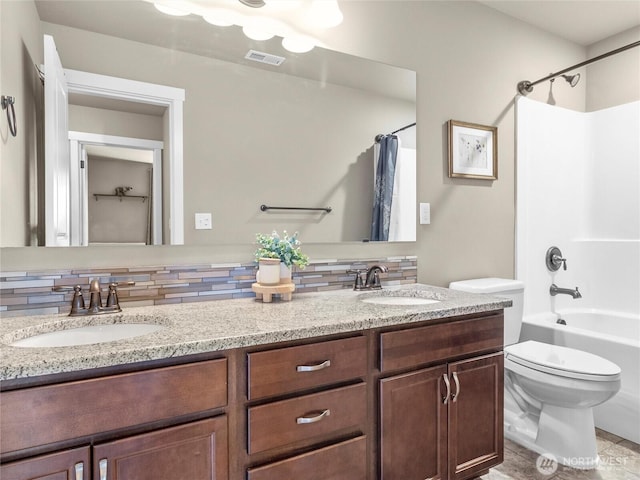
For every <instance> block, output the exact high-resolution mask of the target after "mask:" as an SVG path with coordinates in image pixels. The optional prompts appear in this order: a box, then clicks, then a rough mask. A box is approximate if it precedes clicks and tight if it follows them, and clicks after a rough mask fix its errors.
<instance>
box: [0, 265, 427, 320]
mask: <svg viewBox="0 0 640 480" xmlns="http://www.w3.org/2000/svg"><path fill="white" fill-rule="evenodd" d="M376 264H384V265H386V266H387V268H388V272H387V273H386V274H380V279H381V281H382V284H383V285H387V286H389V285H401V284H408V283H416V282H417V257H415V256H401V257H387V258H375V259H358V260H321V261H311V263H310V264H309V265H308V266H307V268H305V269H304V270H300V269H297V268H296V269H294V271H293V283H294V284H295V285H296V292H297V293H304V292H319V291H324V290H338V289H342V288H353V275H351V274H347V270H351V269H360V270H364V269H367V268H368V267H370V266H372V265H376ZM256 269H257V267H256V264H255V263H254V262H250V263H225V264H213V265H186V266H185V265H172V266H157V267H135V268H109V269H105V268H99V269H98V268H95V269H69V270H48V271H28V272H3V271H0V316H1V317H9V316H12V317H14V316H25V315H45V314H57V313H69V311H70V310H71V298H72V297H73V292H72V291H70V292H54V291H52V288H53V287H57V286H69V287H73V286H74V285H81V286H82V288H83V294H84V297H85V302H88V299H89V292H88V290H89V282H90V281H91V280H92V279H94V278H97V279H99V281H100V283H101V285H102V287H103V294H102V297H103V299H104V298H106V291H105V290H106V287H107V285H108V284H109V283H110V282H125V281H134V282H136V284H135V285H134V286H131V287H122V288H119V289H118V297H119V300H120V305H121V306H123V307H127V306H149V305H165V304H170V303H187V302H203V301H211V300H222V299H229V298H241V297H253V296H255V293H254V292H253V291H252V290H251V284H252V283H254V282H255V278H256Z"/></svg>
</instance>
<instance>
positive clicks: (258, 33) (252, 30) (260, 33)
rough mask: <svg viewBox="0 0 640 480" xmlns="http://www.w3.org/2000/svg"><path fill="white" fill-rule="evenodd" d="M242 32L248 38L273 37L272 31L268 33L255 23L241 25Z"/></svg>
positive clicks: (262, 38)
mask: <svg viewBox="0 0 640 480" xmlns="http://www.w3.org/2000/svg"><path fill="white" fill-rule="evenodd" d="M242 33H244V34H245V35H246V36H247V37H249V38H250V39H252V40H258V41H263V40H269V39H270V38H273V37H274V36H275V34H274V33H270V32H268V31H267V30H264V29H262V28H260V27H258V26H255V25H245V26H244V27H242Z"/></svg>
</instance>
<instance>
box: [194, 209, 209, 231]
mask: <svg viewBox="0 0 640 480" xmlns="http://www.w3.org/2000/svg"><path fill="white" fill-rule="evenodd" d="M212 228H213V226H212V222H211V214H210V213H196V230H211V229H212Z"/></svg>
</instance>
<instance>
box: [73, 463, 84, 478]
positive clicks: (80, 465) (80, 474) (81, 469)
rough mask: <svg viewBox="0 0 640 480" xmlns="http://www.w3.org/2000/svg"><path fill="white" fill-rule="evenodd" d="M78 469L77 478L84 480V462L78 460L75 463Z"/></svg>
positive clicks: (76, 469)
mask: <svg viewBox="0 0 640 480" xmlns="http://www.w3.org/2000/svg"><path fill="white" fill-rule="evenodd" d="M74 468H75V471H76V480H84V463H83V462H78V463H76V464H75V465H74Z"/></svg>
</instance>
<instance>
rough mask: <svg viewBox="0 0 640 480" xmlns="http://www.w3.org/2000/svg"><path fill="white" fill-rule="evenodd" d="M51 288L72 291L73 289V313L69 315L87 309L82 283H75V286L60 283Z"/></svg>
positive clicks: (56, 290)
mask: <svg viewBox="0 0 640 480" xmlns="http://www.w3.org/2000/svg"><path fill="white" fill-rule="evenodd" d="M51 290H52V291H54V292H70V291H71V290H73V299H72V300H71V313H70V314H69V315H72V316H73V315H76V314H78V313H79V312H81V311H82V310H84V309H85V306H84V297H83V296H82V286H81V285H75V286H73V287H70V286H62V285H58V286H55V287H53V288H52V289H51Z"/></svg>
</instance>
